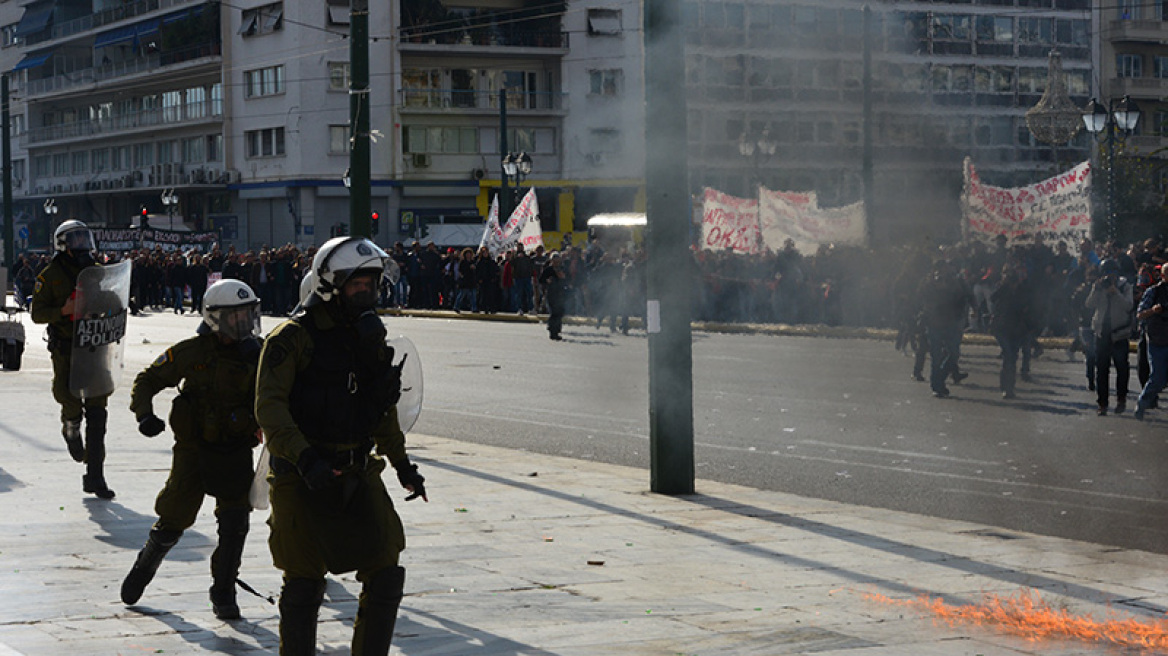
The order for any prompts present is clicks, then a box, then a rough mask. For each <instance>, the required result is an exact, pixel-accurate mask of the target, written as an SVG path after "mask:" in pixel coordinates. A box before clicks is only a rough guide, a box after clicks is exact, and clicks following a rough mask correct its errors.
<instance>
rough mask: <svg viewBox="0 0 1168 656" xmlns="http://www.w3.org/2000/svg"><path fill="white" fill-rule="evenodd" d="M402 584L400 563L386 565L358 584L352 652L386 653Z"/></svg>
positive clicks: (356, 655) (403, 575)
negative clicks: (392, 565)
mask: <svg viewBox="0 0 1168 656" xmlns="http://www.w3.org/2000/svg"><path fill="white" fill-rule="evenodd" d="M405 584H406V570H405V568H404V567H387V568H385V569H383V570H381V571H379V572H377V573H376V574H374V575H373V576H371V577H369V580H368V581H365V582H364V584H363V585H362V586H361V597H360V598H359V600H358V605H357V619H356V620H355V621H354V622H353V649H352V653H353V656H386V655H387V654H389V645H390V643H392V642H393V627H394V624H396V623H397V609H398V606H400V605H401V600H402V593H403V590H404V589H405Z"/></svg>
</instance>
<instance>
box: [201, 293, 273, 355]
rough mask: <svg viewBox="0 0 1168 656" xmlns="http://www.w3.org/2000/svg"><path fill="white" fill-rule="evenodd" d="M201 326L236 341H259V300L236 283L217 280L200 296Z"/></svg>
mask: <svg viewBox="0 0 1168 656" xmlns="http://www.w3.org/2000/svg"><path fill="white" fill-rule="evenodd" d="M203 323H205V324H207V327H208V328H210V329H211V332H214V333H218V334H220V335H223V336H224V337H227V338H229V339H233V340H235V341H242V340H245V339H249V338H254V337H259V336H260V299H259V297H258V296H256V295H255V292H253V291H252V290H251V287H248V286H247V285H246V284H244V283H242V282H240V281H238V280H220V281H219V282H217V283H215V284H214V285H211V286H210V287H208V288H207V292H206V293H205V294H204V295H203Z"/></svg>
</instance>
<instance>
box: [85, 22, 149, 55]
mask: <svg viewBox="0 0 1168 656" xmlns="http://www.w3.org/2000/svg"><path fill="white" fill-rule="evenodd" d="M156 32H158V19H154V20H148V21H142V22H141V23H135V24H133V25H123V26H122V27H119V28H117V29H115V30H110V31H108V32H102V33H101V34H98V35H97V36H96V37H94V39H93V47H94V48H104V47H106V46H112V45H116V44H119V43H126V42H128V41H133V40H134V39H136V38H141V37H144V36H149V35H151V34H154V33H156Z"/></svg>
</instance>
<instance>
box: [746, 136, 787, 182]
mask: <svg viewBox="0 0 1168 656" xmlns="http://www.w3.org/2000/svg"><path fill="white" fill-rule="evenodd" d="M778 150H779V144H777V143H775V141H774V140H773V139H771V127H770V126H769V125H768V126H766V127H765V128H763V130H762V133H761V134H759V136H758V139H751V138H749V137H748V135H747V134H746V132H743V133H742V134H740V135H738V154H740V155H742V156H743V157H745V158H746V160H747V161H748V162H749V163H750V174H751V178H752V179H753V180H754V184H755V186H758V185H761V184H762V175H761V174H760V173H759V168H760V167H761V166H762V164H763V163H765V162H766V161H767V160H769V159H770V158H772V157H774V156H775V153H776V152H777V151H778Z"/></svg>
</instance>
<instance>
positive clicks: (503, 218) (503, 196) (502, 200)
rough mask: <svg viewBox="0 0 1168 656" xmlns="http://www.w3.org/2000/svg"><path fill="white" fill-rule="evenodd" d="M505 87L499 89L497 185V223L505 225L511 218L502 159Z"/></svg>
mask: <svg viewBox="0 0 1168 656" xmlns="http://www.w3.org/2000/svg"><path fill="white" fill-rule="evenodd" d="M508 154H509V153H508V151H507V89H506V88H503V89H499V170H500V171H501V173H502V175H501V176H500V177H501V178H502V180H503V183H502V185H501V186H500V187H499V225H500V226H503V225H507V219H510V218H511V212H512V208H513V205H512V201H513V200H514V198H513V197H512V196H511V177H510V176H509V175H507V169H506V168H504V167H503V160H505V159H507V155H508Z"/></svg>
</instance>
